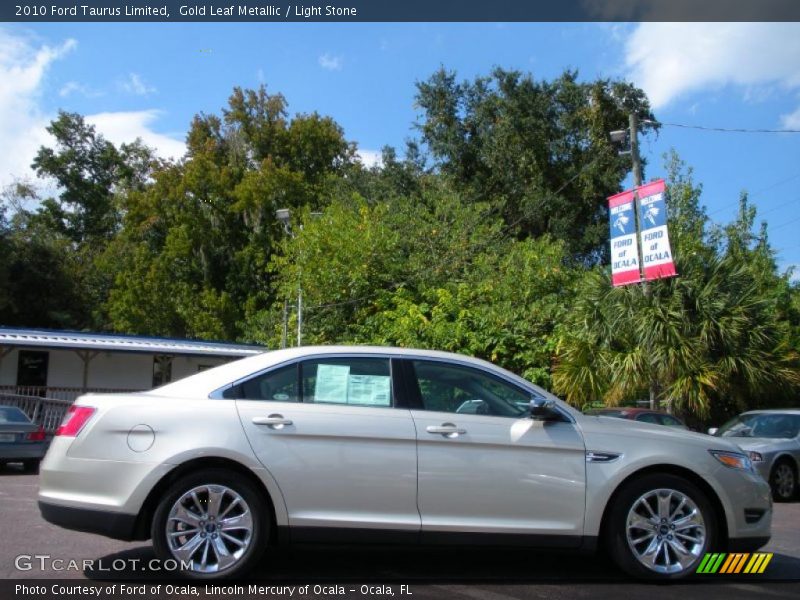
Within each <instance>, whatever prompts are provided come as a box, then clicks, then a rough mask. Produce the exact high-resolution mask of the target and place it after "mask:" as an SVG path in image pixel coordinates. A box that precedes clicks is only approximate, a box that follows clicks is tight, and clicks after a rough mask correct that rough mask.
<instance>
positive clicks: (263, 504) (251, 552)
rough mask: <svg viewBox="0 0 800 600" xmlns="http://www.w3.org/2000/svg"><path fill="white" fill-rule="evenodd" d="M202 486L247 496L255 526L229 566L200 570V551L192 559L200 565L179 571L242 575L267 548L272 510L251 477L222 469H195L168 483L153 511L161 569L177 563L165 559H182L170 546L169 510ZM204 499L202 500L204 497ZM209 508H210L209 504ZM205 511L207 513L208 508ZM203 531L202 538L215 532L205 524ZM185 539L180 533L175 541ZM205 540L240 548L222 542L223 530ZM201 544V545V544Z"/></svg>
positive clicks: (191, 574)
mask: <svg viewBox="0 0 800 600" xmlns="http://www.w3.org/2000/svg"><path fill="white" fill-rule="evenodd" d="M203 486H215V489H217V488H219V487H222V488H227V489H228V490H231V491H233V492H234V493H235V494H238V495H239V496H240V497H241V499H242V500H244V503H245V504H246V505H247V507H248V508H249V515H250V518H251V520H252V530H251V533H250V536H249V541H248V543H247V545H246V548H245V549H244V551H243V552H242V554H241V555H240V556H239V557H238V558H237V559H236V561H235V562H234V563H233V564H232V565H230V566H224V567H223V568H222V569H220V570H218V571H215V572H201V571H200V570H199V569H200V567H201V565H200V564H197V563H200V561H201V556H200V554H201V553H200V552H198V553H197V554H195V555H193V556H192V559H191V562H192V563H193V568H197V570H193V568H190V569H182V568H181V569H179V571H178V574H180V575H182V576H184V577H188V578H191V579H201V580H211V579H222V578H226V579H228V578H236V577H240V576H242V575H244V574H246V573H247V572H248V571H250V570H251V569H252V568H253V567H254V566H255V565H256V564H257V563H258V561H259V559H260V558H261V556H262V555H263V553H264V550H266V547H267V543H268V540H269V530H270V512H269V508H268V507H269V504H268V502H269V501H268V499H267V498H265V497H264V494H263V493H262V492H261V490H259V489H258V488H257V487H256V486H255V485H254V484H253V483H251V482H250V481H248V480H247V478H245V477H243V476H242V475H238V474H236V473H232V472H230V471H226V470H223V469H205V470H203V471H199V472H196V473H190V474H188V475H185V476H184V477H181V478H180V479H179V480H177V481H176V482H175V483H173V484H172V485H170V486H169V488H168V489H167V492H166V494H164V496H163V498H162V499H161V502H160V503H159V504H158V507H157V508H156V511H155V513H154V515H153V523H152V526H151V531H150V533H151V537H152V540H153V548H154V550H155V552H156V556H158V558H159V559H161V561H162V569H164V568H169V566H170V565H172V564H174V563H164V561H167V560H170V561H176V560H177V561H178V562H180V558H179V557H178V556H177V555H176V554H173V551H172V550H171V549H170V547H169V542H168V540H167V535H168V532H167V520H168V517H169V514H170V511H171V510H172V509H173V507H174V505H175V504H176V502H178V500H179V499H180V498H181V497H182V496H184V494H186V493H187V492H189V491H191V490H193V489H195V488H198V487H203ZM201 497H202V493H201ZM201 503H203V502H202V498H201ZM205 504H206V505H207V504H208V502H207V501H206V502H205ZM239 506H240V505H239ZM206 510H207V511H208V507H207V506H206ZM195 512H199V511H195ZM206 514H208V512H207V513H206ZM206 518H208V517H206ZM173 522H174V520H173ZM203 531H204V532H203V534H202V536H203V538H205V537H206V535H208V536H211V535H213V534H211V533H208V534H206V533H205V528H204V530H203ZM198 535H200V534H198ZM188 537H195V536H193V535H191V536H187V538H188ZM214 537H215V538H216V537H217V536H216V535H214ZM184 539H186V538H182V537H178V538H176V543H180V541H181V540H184ZM203 543H204V544H217V543H225V544H226V546H227V548H228V550H229V551H232V552H233V551H238V547H237V546H235V545H231V544H230V543H228V542H223V539H222V536H221V532H220V537H219V540H218V541H217V540H216V539H215V541H214V542H211V540H210V538H209V539H208V540H203V541H202V542H201V544H203ZM200 548H202V546H201V547H200ZM212 550H213V547H212ZM212 553H213V552H212ZM171 574H172V573H171Z"/></svg>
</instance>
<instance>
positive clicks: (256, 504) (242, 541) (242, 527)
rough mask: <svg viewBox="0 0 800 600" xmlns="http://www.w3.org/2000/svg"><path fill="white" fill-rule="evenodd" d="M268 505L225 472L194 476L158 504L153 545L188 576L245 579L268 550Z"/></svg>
mask: <svg viewBox="0 0 800 600" xmlns="http://www.w3.org/2000/svg"><path fill="white" fill-rule="evenodd" d="M266 507H267V500H266V499H265V498H264V496H263V494H262V493H261V492H260V491H259V490H258V489H257V488H256V487H255V486H254V485H253V484H252V483H250V482H249V481H247V479H245V478H243V477H241V476H237V475H235V474H232V473H230V472H229V471H223V470H221V469H207V470H204V471H202V472H198V473H192V474H190V475H187V476H185V477H182V478H181V479H179V480H178V481H176V482H175V483H174V484H172V485H171V486H170V487H169V489H168V491H167V493H166V494H165V495H164V497H163V499H162V500H161V502H160V503H159V505H158V508H157V509H156V511H155V514H154V516H153V524H152V529H151V535H152V539H153V547H154V548H155V551H156V554H157V555H158V557H159V558H160V559H161V560H162V561H166V560H174V561H177V563H178V565H179V568H180V571H181V573H183V574H184V575H186V576H189V577H193V578H197V579H217V578H223V577H237V576H239V575H243V574H244V573H246V572H247V571H248V570H250V569H251V568H252V567H253V566H254V565H255V564H256V562H258V559H259V558H260V557H261V555H262V553H263V551H264V549H265V548H266V545H267V540H268V539H269V517H268V514H269V513H268V512H267V509H266ZM167 564H172V563H166V564H165V565H164V566H165V567H166V565H167Z"/></svg>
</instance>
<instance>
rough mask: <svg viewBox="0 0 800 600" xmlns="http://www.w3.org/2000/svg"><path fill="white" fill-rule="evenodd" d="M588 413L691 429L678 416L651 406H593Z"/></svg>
mask: <svg viewBox="0 0 800 600" xmlns="http://www.w3.org/2000/svg"><path fill="white" fill-rule="evenodd" d="M586 414H587V415H595V416H601V417H618V418H620V419H631V420H632V421H640V422H643V423H655V424H656V425H666V426H667V427H678V428H680V429H689V428H688V427H687V426H686V424H685V423H684V422H683V421H681V420H680V419H679V418H678V417H675V416H673V415H671V414H669V413H666V412H663V411H660V410H650V409H649V408H627V407H622V406H621V407H617V408H593V409H590V410H587V411H586Z"/></svg>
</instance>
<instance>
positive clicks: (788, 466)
mask: <svg viewBox="0 0 800 600" xmlns="http://www.w3.org/2000/svg"><path fill="white" fill-rule="evenodd" d="M769 486H770V487H771V488H772V498H773V500H775V501H776V502H790V501H791V500H793V499H794V497H795V495H796V494H797V473H796V472H795V470H794V465H792V463H790V462H789V461H788V460H785V459H782V460H779V461H777V462H776V463H775V466H773V467H772V472H771V473H770V476H769Z"/></svg>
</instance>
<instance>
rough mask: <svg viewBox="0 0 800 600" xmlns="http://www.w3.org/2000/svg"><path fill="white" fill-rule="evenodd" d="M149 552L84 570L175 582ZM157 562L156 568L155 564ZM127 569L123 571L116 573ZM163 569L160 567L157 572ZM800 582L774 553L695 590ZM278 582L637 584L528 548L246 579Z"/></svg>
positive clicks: (798, 570)
mask: <svg viewBox="0 0 800 600" xmlns="http://www.w3.org/2000/svg"><path fill="white" fill-rule="evenodd" d="M154 559H155V554H154V553H153V550H152V549H151V548H150V547H149V546H144V547H140V548H134V549H130V550H125V551H122V552H118V553H114V554H110V555H108V556H104V557H102V558H99V559H97V561H95V564H97V565H99V568H96V569H87V570H84V575H85V576H86V577H87V578H88V579H92V580H98V581H103V580H126V581H129V580H168V579H169V580H174V579H176V578H177V577H176V576H174V575H171V574H170V573H169V572H168V571H160V570H155V569H151V568H150V567H149V565H151V564H154V565H155V563H151V562H150V561H153V560H154ZM156 563H157V561H156ZM123 564H124V565H126V566H125V568H122V569H118V568H110V567H113V566H116V567H119V566H121V565H123ZM156 566H157V565H156ZM733 577H735V578H736V580H735V581H737V582H744V581H748V582H751V583H755V582H758V581H772V582H775V581H800V559H798V558H794V557H791V556H787V555H783V554H775V555H774V557H773V559H772V561H771V563H770V565H769V567H768V570H767V572H766V573H764V574H762V575H744V574H739V575H697V576H694V577H692V578H691V579H690V580H689V582H691V583H717V584H719V583H722V582H723V581H725V582H727V583H734V580H732V579H731V578H733ZM247 580H248V581H251V582H272V583H298V584H302V583H326V582H328V583H343V582H361V583H373V582H374V583H387V584H389V583H398V584H400V583H414V584H422V585H425V584H429V585H438V584H470V583H471V584H478V583H481V584H530V583H548V584H559V583H563V584H575V583H617V584H618V583H626V582H630V583H638V582H636V581H635V580H633V579H632V578H630V577H628V576H626V575H625V574H624V573H622V572H621V571H619V570H618V569H617V568H616V567H615V566H613V565H612V564H611V563H610V562H609V561H608V560H607V559H605V558H604V557H602V556H597V555H577V554H567V553H560V552H552V551H549V552H547V551H541V552H536V551H533V550H531V549H527V548H463V547H424V548H420V547H384V546H375V547H373V546H370V547H364V546H361V547H352V546H346V547H343V546H298V547H292V548H271V549H270V550H269V551H268V552H267V553H266V554H265V556H264V558H263V560H262V561H261V563H260V564H259V565H258V566H257V567H256V569H254V571H253V572H252V573H251V574H250V575H249V576H248V577H247Z"/></svg>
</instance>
